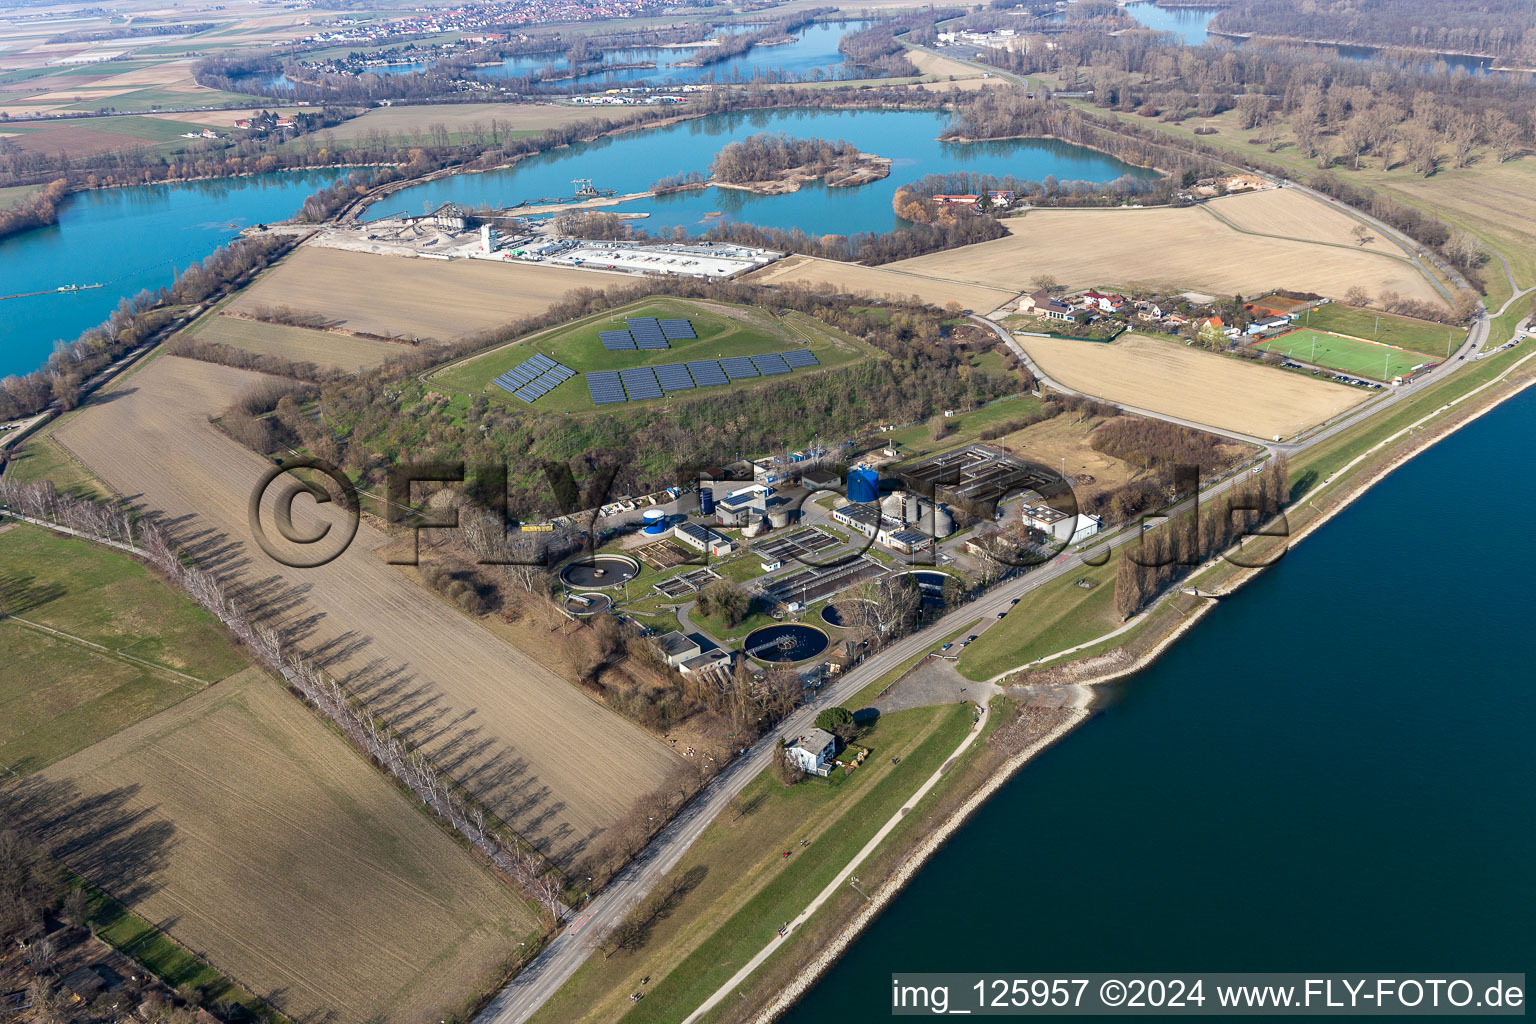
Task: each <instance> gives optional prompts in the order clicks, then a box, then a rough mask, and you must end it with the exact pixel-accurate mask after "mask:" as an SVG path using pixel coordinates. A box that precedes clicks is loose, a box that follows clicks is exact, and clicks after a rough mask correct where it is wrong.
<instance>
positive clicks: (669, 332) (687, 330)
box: [659, 320, 698, 341]
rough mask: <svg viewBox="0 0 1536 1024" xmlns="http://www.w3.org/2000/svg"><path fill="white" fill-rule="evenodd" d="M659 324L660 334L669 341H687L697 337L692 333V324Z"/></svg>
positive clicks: (673, 322)
mask: <svg viewBox="0 0 1536 1024" xmlns="http://www.w3.org/2000/svg"><path fill="white" fill-rule="evenodd" d="M659 323H660V324H661V333H662V334H663V335H664V336H665V337H666V338H667V339H668V340H669V341H687V340H690V339H693V338H697V337H698V335H697V334H695V333H694V332H693V324H691V323H689V322H688V321H687V320H662V321H659Z"/></svg>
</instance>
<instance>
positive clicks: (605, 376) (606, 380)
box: [587, 370, 629, 405]
mask: <svg viewBox="0 0 1536 1024" xmlns="http://www.w3.org/2000/svg"><path fill="white" fill-rule="evenodd" d="M587 390H588V391H589V392H590V393H591V395H592V404H593V405H613V404H615V403H618V402H627V401H629V399H627V398H625V397H624V386H623V384H621V383H620V381H619V375H618V373H617V372H615V371H613V370H597V371H595V372H593V373H589V374H587Z"/></svg>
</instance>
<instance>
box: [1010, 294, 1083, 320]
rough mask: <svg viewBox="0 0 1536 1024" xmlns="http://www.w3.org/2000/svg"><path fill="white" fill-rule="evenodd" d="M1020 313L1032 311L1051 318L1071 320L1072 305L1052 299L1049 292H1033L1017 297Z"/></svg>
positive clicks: (1037, 314)
mask: <svg viewBox="0 0 1536 1024" xmlns="http://www.w3.org/2000/svg"><path fill="white" fill-rule="evenodd" d="M1018 308H1019V312H1020V313H1034V314H1035V315H1036V316H1043V317H1047V318H1048V319H1051V320H1071V319H1072V307H1071V306H1068V305H1067V304H1066V303H1064V302H1058V301H1057V300H1056V299H1053V298H1052V297H1051V295H1050V293H1049V292H1034V293H1032V294H1029V295H1025V296H1024V297H1023V298H1021V299H1019V307H1018Z"/></svg>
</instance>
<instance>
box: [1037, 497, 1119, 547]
mask: <svg viewBox="0 0 1536 1024" xmlns="http://www.w3.org/2000/svg"><path fill="white" fill-rule="evenodd" d="M1023 516H1024V525H1025V526H1028V527H1031V528H1033V529H1036V530H1039V531H1040V532H1041V533H1044V534H1045V535H1046V536H1048V537H1052V538H1054V539H1055V540H1059V541H1062V542H1063V543H1066V544H1076V543H1077V542H1078V541H1080V540H1085V539H1086V538H1088V537H1092V536H1093V535H1094V534H1096V533H1098V532H1099V527H1100V525H1101V521H1100V519H1099V517H1098V516H1085V515H1082V514H1081V513H1079V514H1077V515H1068V514H1067V513H1065V512H1063V511H1061V510H1060V509H1055V508H1051V507H1050V506H1049V505H1026V506H1024V509H1023Z"/></svg>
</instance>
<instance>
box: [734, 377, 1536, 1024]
mask: <svg viewBox="0 0 1536 1024" xmlns="http://www.w3.org/2000/svg"><path fill="white" fill-rule="evenodd" d="M1533 431H1536V392H1532V391H1527V392H1525V393H1523V394H1522V395H1520V396H1518V397H1516V398H1514V399H1513V400H1511V401H1509V402H1507V403H1505V404H1504V405H1503V406H1501V407H1499V408H1498V409H1495V410H1494V411H1493V412H1491V413H1489V414H1488V415H1486V416H1484V417H1483V418H1482V419H1480V420H1478V421H1476V422H1475V423H1473V424H1471V425H1470V426H1468V427H1467V428H1466V429H1464V430H1462V431H1460V432H1459V433H1457V434H1455V435H1454V436H1452V437H1451V438H1449V439H1447V440H1446V441H1443V442H1441V443H1440V444H1439V445H1437V446H1435V447H1434V448H1432V449H1430V450H1429V451H1428V452H1426V453H1424V454H1423V455H1421V456H1420V457H1419V458H1417V459H1415V460H1413V461H1412V462H1410V463H1409V464H1408V465H1407V466H1405V467H1404V468H1402V469H1400V470H1398V471H1397V472H1396V473H1394V474H1393V475H1392V476H1390V477H1388V478H1387V479H1386V480H1385V481H1383V482H1382V483H1381V485H1380V486H1378V487H1375V488H1373V489H1372V490H1371V491H1370V492H1369V493H1368V494H1366V495H1365V496H1364V497H1363V498H1362V499H1361V500H1360V501H1358V502H1356V503H1355V504H1354V505H1353V506H1351V507H1350V508H1349V509H1347V510H1346V511H1344V512H1343V513H1342V514H1340V515H1339V516H1338V517H1337V518H1336V519H1334V520H1333V522H1331V523H1329V524H1328V525H1327V526H1325V527H1324V528H1323V529H1322V530H1320V531H1319V532H1318V533H1316V534H1314V535H1313V536H1312V537H1311V538H1309V539H1308V540H1307V541H1306V542H1305V543H1303V544H1301V545H1299V546H1298V547H1297V548H1296V549H1295V550H1294V551H1292V552H1291V553H1290V554H1289V555H1288V556H1287V557H1286V558H1285V560H1284V561H1283V562H1282V563H1281V564H1280V565H1279V566H1277V567H1276V568H1275V569H1274V570H1272V571H1270V572H1267V573H1265V574H1263V576H1261V577H1260V578H1259V579H1258V580H1256V581H1255V582H1253V583H1251V584H1250V585H1249V586H1248V587H1246V588H1244V589H1243V590H1242V591H1241V592H1240V593H1238V594H1237V595H1235V596H1234V597H1232V598H1229V599H1228V600H1226V601H1224V602H1223V603H1222V605H1221V606H1220V607H1219V608H1218V609H1217V610H1216V611H1214V612H1213V613H1212V614H1211V615H1209V616H1208V617H1207V618H1206V619H1205V621H1203V622H1202V623H1201V624H1200V625H1199V626H1198V627H1197V628H1196V629H1195V630H1193V631H1192V632H1191V633H1190V634H1188V635H1187V636H1185V637H1184V638H1183V639H1182V640H1180V641H1179V643H1178V644H1177V645H1176V646H1175V647H1174V648H1173V649H1172V650H1171V651H1170V652H1169V653H1168V654H1167V656H1165V657H1164V658H1163V659H1162V660H1161V661H1160V662H1158V663H1157V664H1155V665H1154V666H1153V667H1152V668H1150V669H1148V670H1147V671H1145V672H1143V673H1141V674H1140V675H1138V676H1136V677H1134V678H1133V679H1131V680H1129V681H1128V682H1126V683H1123V684H1121V685H1118V686H1116V687H1114V688H1113V690H1112V692H1111V695H1110V698H1109V700H1108V701H1107V706H1106V707H1105V708H1104V709H1103V711H1102V712H1101V713H1100V714H1098V715H1097V716H1096V717H1095V718H1094V719H1093V720H1091V721H1089V722H1088V723H1087V724H1086V725H1084V726H1083V727H1082V728H1080V729H1079V730H1078V731H1077V732H1076V733H1074V734H1072V735H1071V736H1069V737H1068V738H1067V739H1066V740H1065V741H1063V742H1062V743H1061V744H1059V745H1058V746H1056V747H1054V748H1053V749H1051V750H1049V751H1047V752H1046V753H1045V754H1043V755H1041V756H1040V757H1039V758H1038V759H1037V760H1036V761H1035V762H1033V763H1032V764H1030V765H1028V766H1027V767H1025V768H1024V770H1023V771H1022V772H1021V773H1020V774H1019V775H1017V776H1016V777H1015V778H1014V779H1013V780H1012V781H1011V782H1009V783H1008V784H1007V785H1006V786H1005V787H1004V788H1003V789H1002V790H1001V791H1000V792H999V793H998V794H997V795H996V796H995V797H994V798H993V799H992V800H991V801H989V802H988V803H987V804H986V805H985V806H984V807H983V808H982V809H981V810H980V811H978V813H977V814H976V815H975V816H974V817H973V818H972V819H971V820H970V821H969V822H968V823H967V824H966V825H965V826H964V827H962V828H961V829H960V830H959V831H958V832H957V833H956V835H955V836H954V837H953V839H952V840H951V841H950V842H949V843H947V844H946V845H945V846H944V847H943V848H942V849H941V850H940V851H939V852H938V853H937V854H936V855H935V856H934V857H933V859H932V860H930V861H929V862H928V864H927V865H925V866H924V868H923V869H922V871H921V872H919V873H918V875H917V877H916V878H915V879H914V880H913V882H912V884H911V885H910V886H909V887H908V888H907V889H906V890H905V891H904V892H903V893H902V894H901V895H900V897H899V898H898V899H897V900H896V901H895V902H894V903H893V904H892V905H891V907H890V908H888V909H887V910H886V912H885V913H884V914H882V915H881V916H880V917H879V918H878V919H877V920H876V921H875V922H874V923H873V924H872V925H871V927H870V928H869V929H868V930H867V931H866V932H865V934H864V935H863V936H862V937H861V938H860V939H859V940H858V941H857V942H856V943H855V944H854V945H853V946H852V948H851V949H850V950H849V951H848V954H847V955H846V956H844V957H843V958H842V959H841V960H840V961H839V962H838V963H837V964H836V965H835V966H834V967H833V968H832V970H831V971H829V972H828V973H827V975H826V976H825V977H824V978H823V980H822V981H821V983H820V984H819V985H817V986H816V987H815V988H814V989H813V990H812V991H811V992H810V993H808V995H807V996H806V998H805V999H804V1000H802V1001H801V1003H800V1004H799V1005H798V1006H797V1007H796V1008H795V1010H794V1011H793V1012H792V1013H791V1014H790V1015H789V1016H788V1017H786V1018H785V1019H786V1020H788V1021H793V1022H796V1024H800V1022H809V1021H813V1020H814V1021H824V1020H834V1019H854V1018H864V1017H868V1016H870V1015H871V1014H875V1015H884V1014H885V1013H887V1012H889V1011H888V1009H887V1008H886V1007H887V1005H888V1003H887V1000H888V998H889V996H888V992H889V986H890V976H891V974H892V972H917V971H1011V972H1019V973H1021V974H1024V975H1026V976H1039V973H1040V972H1046V976H1047V977H1049V976H1051V975H1050V973H1049V972H1081V971H1195V970H1201V971H1393V970H1399V971H1523V970H1526V969H1527V967H1528V965H1529V964H1530V963H1531V962H1532V961H1533V959H1536V930H1533V929H1532V928H1531V918H1532V913H1533V911H1536V882H1533V876H1532V873H1531V870H1530V865H1531V863H1532V861H1533V860H1536V814H1533V813H1532V795H1531V793H1532V784H1533V782H1536V748H1533V746H1532V745H1531V742H1530V737H1531V735H1532V733H1533V730H1536V693H1533V689H1532V687H1531V684H1530V679H1531V676H1530V666H1531V664H1532V662H1533V660H1536V635H1533V633H1532V630H1531V628H1530V622H1529V615H1530V598H1529V595H1528V594H1525V593H1524V591H1523V589H1522V588H1523V587H1524V583H1525V581H1526V580H1527V579H1528V578H1529V576H1530V574H1531V573H1532V572H1533V570H1536V555H1533V549H1532V545H1531V542H1530V538H1529V535H1528V533H1527V528H1526V527H1527V515H1526V513H1527V510H1528V509H1530V508H1531V507H1532V505H1533V504H1536V482H1533V480H1532V478H1531V475H1530V474H1528V473H1510V472H1509V470H1510V467H1512V466H1518V465H1524V464H1526V463H1527V462H1528V461H1529V454H1528V451H1527V448H1528V444H1527V442H1526V440H1525V439H1526V438H1528V437H1529V436H1530V435H1531V433H1532V432H1533ZM1450 495H1460V496H1461V497H1460V498H1455V499H1452V501H1451V502H1450V504H1449V505H1446V504H1445V503H1443V501H1442V499H1443V498H1444V497H1446V496H1450ZM1434 507H1442V508H1445V507H1454V508H1460V509H1464V510H1465V512H1466V514H1465V517H1464V518H1462V517H1457V519H1458V524H1457V525H1453V524H1451V523H1446V524H1443V525H1442V526H1439V527H1437V526H1435V523H1436V522H1437V520H1435V519H1434V517H1433V516H1432V515H1428V514H1426V513H1428V512H1429V511H1430V510H1431V509H1432V508H1434ZM877 756H878V752H877ZM869 881H871V880H869V879H866V883H868V882H869ZM770 927H771V926H767V925H765V928H770ZM770 937H771V935H770V934H768V933H765V934H764V941H766V940H767V939H768V938H770Z"/></svg>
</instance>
